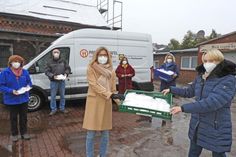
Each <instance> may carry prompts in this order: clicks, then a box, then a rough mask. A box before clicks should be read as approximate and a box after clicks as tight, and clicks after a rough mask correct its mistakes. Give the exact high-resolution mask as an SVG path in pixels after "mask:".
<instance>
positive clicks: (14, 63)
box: [11, 62, 20, 69]
mask: <svg viewBox="0 0 236 157" xmlns="http://www.w3.org/2000/svg"><path fill="white" fill-rule="evenodd" d="M11 65H12V67H13V68H15V69H18V68H19V67H20V63H19V62H12V63H11Z"/></svg>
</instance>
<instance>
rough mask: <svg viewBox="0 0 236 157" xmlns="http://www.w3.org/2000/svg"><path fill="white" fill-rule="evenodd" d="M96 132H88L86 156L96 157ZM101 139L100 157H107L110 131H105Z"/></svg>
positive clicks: (102, 132)
mask: <svg viewBox="0 0 236 157" xmlns="http://www.w3.org/2000/svg"><path fill="white" fill-rule="evenodd" d="M95 134H96V131H87V137H86V156H87V157H93V156H94V137H95ZM101 134H102V135H101V139H100V148H99V155H100V157H105V156H106V151H107V146H108V142H109V131H108V130H104V131H101Z"/></svg>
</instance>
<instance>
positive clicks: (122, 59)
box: [120, 57, 129, 65]
mask: <svg viewBox="0 0 236 157" xmlns="http://www.w3.org/2000/svg"><path fill="white" fill-rule="evenodd" d="M124 59H126V60H127V64H129V61H128V58H127V57H122V58H121V60H120V65H122V62H123V61H124Z"/></svg>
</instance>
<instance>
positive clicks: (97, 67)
mask: <svg viewBox="0 0 236 157" xmlns="http://www.w3.org/2000/svg"><path fill="white" fill-rule="evenodd" d="M87 79H88V83H89V88H88V94H87V100H86V108H85V115H84V121H83V128H84V129H87V138H86V155H87V157H93V155H94V154H93V153H94V137H95V134H96V131H100V132H101V142H100V152H99V155H100V156H101V157H104V156H106V150H107V145H108V141H109V130H111V129H112V99H123V97H124V96H123V95H121V94H114V93H115V92H116V74H115V72H114V70H113V68H112V59H111V54H110V53H109V52H108V50H107V49H106V48H105V47H100V48H98V49H97V50H96V52H95V54H94V56H93V59H92V61H91V63H90V64H89V66H88V70H87Z"/></svg>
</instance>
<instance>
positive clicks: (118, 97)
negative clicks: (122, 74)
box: [111, 94, 125, 100]
mask: <svg viewBox="0 0 236 157" xmlns="http://www.w3.org/2000/svg"><path fill="white" fill-rule="evenodd" d="M111 98H112V99H120V100H125V96H124V95H123V94H112V95H111Z"/></svg>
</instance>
